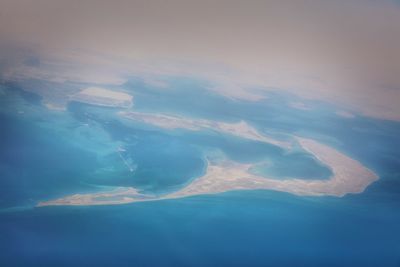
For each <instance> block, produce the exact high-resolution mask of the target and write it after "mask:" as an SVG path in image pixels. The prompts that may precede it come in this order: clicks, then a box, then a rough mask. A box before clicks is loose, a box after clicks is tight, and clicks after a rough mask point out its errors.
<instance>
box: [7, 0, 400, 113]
mask: <svg viewBox="0 0 400 267" xmlns="http://www.w3.org/2000/svg"><path fill="white" fill-rule="evenodd" d="M0 40H2V41H3V42H4V41H5V40H6V41H8V42H10V43H20V44H25V45H32V46H33V47H35V49H36V48H37V49H38V50H40V51H41V53H42V54H46V53H49V54H52V55H54V54H58V55H59V56H60V57H61V55H62V56H65V57H68V53H69V52H68V51H75V53H77V52H76V51H81V53H82V54H83V53H85V52H86V51H91V54H90V55H91V60H92V61H95V60H93V55H102V56H104V55H107V58H108V61H105V62H108V63H109V64H108V63H104V64H105V65H108V67H109V69H110V68H111V66H117V65H118V62H113V64H111V62H112V61H113V60H112V59H114V61H118V60H121V61H123V62H124V64H127V62H132V65H134V64H135V63H137V62H141V63H143V62H147V65H146V66H147V68H146V70H147V71H154V72H155V73H162V72H163V71H166V72H167V71H171V72H175V73H179V72H182V73H187V72H191V73H194V74H195V73H196V72H198V73H199V75H202V76H207V77H210V78H214V79H219V80H220V84H221V86H220V87H219V88H216V90H219V91H220V92H222V93H224V94H226V95H231V96H233V97H237V98H240V97H243V98H246V99H252V100H256V99H257V96H256V95H254V92H250V91H248V89H246V88H247V87H246V86H248V85H251V86H253V85H261V86H264V87H266V88H271V87H272V88H278V89H280V90H289V91H291V92H294V93H297V94H299V95H302V96H305V97H309V98H317V99H324V100H328V101H332V102H335V103H338V104H341V105H343V106H345V107H347V108H349V109H353V110H355V111H358V112H362V113H363V114H366V115H369V116H374V117H379V118H386V119H394V120H400V104H399V103H400V4H399V3H398V2H397V3H396V2H395V1H383V0H382V1H372V0H371V1H358V0H357V1H351V0H350V1H340V0H338V1H328V0H327V1H322V0H320V1H302V0H295V1H286V0H280V1H244V0H243V1H233V0H231V1H228V0H226V1H216V0H214V1H204V0H202V1H190V0H186V1H168V0H157V1H153V0H144V1H120V0H117V1H116V0H113V1H111V0H110V1H101V0H96V1H95V0H89V1H84V0H79V1H77V0H63V1H57V0H0ZM3 52H4V51H3ZM3 54H4V53H3ZM3 56H4V55H3ZM75 58H76V59H77V61H78V62H80V61H79V60H81V61H84V59H83V58H84V56H82V57H77V56H76V54H75ZM69 59H71V57H69ZM78 59H79V60H78ZM82 64H83V63H82ZM114 64H115V65H114ZM95 65H96V64H95ZM97 65H98V64H97ZM106 69H107V68H106ZM132 70H133V69H132ZM99 71H100V72H101V70H99ZM103 71H104V69H103ZM126 71H128V70H126ZM100 76H101V75H100Z"/></svg>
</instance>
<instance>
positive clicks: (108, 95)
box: [71, 87, 133, 107]
mask: <svg viewBox="0 0 400 267" xmlns="http://www.w3.org/2000/svg"><path fill="white" fill-rule="evenodd" d="M71 100H75V101H79V102H84V103H89V104H93V105H100V106H111V107H114V106H115V107H131V106H132V105H133V96H131V95H129V94H126V93H123V92H116V91H112V90H108V89H104V88H100V87H89V88H86V89H84V90H82V91H80V92H79V93H77V94H75V95H73V96H71Z"/></svg>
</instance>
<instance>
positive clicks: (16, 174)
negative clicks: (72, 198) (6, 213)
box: [0, 114, 97, 207]
mask: <svg viewBox="0 0 400 267" xmlns="http://www.w3.org/2000/svg"><path fill="white" fill-rule="evenodd" d="M0 122H1V125H2V131H0V147H1V150H0V172H1V174H0V176H1V180H0V188H1V189H0V190H1V194H0V206H1V207H10V206H11V205H17V204H21V203H35V202H36V201H38V200H42V199H44V198H50V197H52V196H53V197H54V196H56V195H57V196H58V195H60V194H66V193H70V192H74V191H78V190H88V188H87V186H84V185H82V184H81V182H82V181H84V179H85V175H87V174H88V173H90V172H92V171H93V170H94V169H95V168H96V162H97V160H96V156H95V155H93V154H92V153H89V152H86V151H84V150H81V149H79V148H77V147H75V146H73V145H71V144H70V143H69V142H68V141H67V140H66V139H65V138H63V137H61V136H58V135H57V131H52V130H49V129H44V128H40V127H39V126H37V125H35V124H34V123H32V122H30V121H29V120H27V119H25V120H23V119H21V118H17V117H10V116H7V115H4V114H0Z"/></svg>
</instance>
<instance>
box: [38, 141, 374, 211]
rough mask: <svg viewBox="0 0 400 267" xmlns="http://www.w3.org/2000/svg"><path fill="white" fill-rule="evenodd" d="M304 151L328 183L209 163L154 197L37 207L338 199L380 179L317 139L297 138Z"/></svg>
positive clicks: (123, 191)
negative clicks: (239, 197) (251, 196)
mask: <svg viewBox="0 0 400 267" xmlns="http://www.w3.org/2000/svg"><path fill="white" fill-rule="evenodd" d="M296 140H297V141H298V142H299V144H300V145H301V146H302V147H303V149H304V150H306V151H308V152H309V153H311V154H313V155H314V156H315V157H316V158H317V159H318V160H320V161H321V162H322V163H324V164H326V165H327V166H329V167H330V168H331V170H332V173H333V175H332V177H331V178H330V179H328V180H302V179H286V180H277V179H271V178H265V177H260V176H257V175H254V174H251V173H250V172H249V169H250V168H251V167H252V165H251V164H240V163H237V162H232V161H224V162H219V163H213V162H208V167H207V171H206V174H205V175H204V176H202V177H199V178H198V179H196V180H194V181H193V182H192V183H190V184H189V185H188V186H186V187H184V188H182V189H181V190H178V191H176V192H173V193H170V194H167V195H164V196H161V197H152V196H145V195H141V194H139V193H138V191H137V190H136V189H135V188H131V187H126V188H124V187H122V188H119V189H118V190H113V191H109V192H100V193H94V194H76V195H72V196H67V197H64V198H60V199H56V200H50V201H44V202H40V203H39V204H38V206H52V205H106V204H107V205H108V204H125V203H131V202H139V201H153V200H162V199H171V198H182V197H188V196H195V195H202V194H217V193H222V192H227V191H232V190H254V189H266V190H276V191H283V192H288V193H292V194H295V195H300V196H337V197H341V196H344V195H346V194H349V193H361V192H363V191H364V190H365V188H366V187H367V186H368V185H370V184H371V183H373V182H374V181H376V180H377V179H378V176H377V175H376V174H375V173H373V172H372V171H371V170H369V169H368V168H366V167H365V166H363V165H362V164H361V163H359V162H358V161H356V160H354V159H352V158H350V157H348V156H346V155H344V154H343V153H341V152H339V151H337V150H336V149H334V148H331V147H329V146H327V145H324V144H321V143H319V142H316V141H314V140H310V139H305V138H296Z"/></svg>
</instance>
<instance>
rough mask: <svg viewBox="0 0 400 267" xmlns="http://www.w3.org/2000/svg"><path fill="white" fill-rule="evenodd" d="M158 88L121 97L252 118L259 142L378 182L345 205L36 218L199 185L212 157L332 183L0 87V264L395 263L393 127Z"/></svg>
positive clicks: (272, 98) (249, 200)
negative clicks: (68, 202)
mask: <svg viewBox="0 0 400 267" xmlns="http://www.w3.org/2000/svg"><path fill="white" fill-rule="evenodd" d="M166 81H167V82H168V83H169V84H170V87H171V89H169V90H168V89H163V91H160V89H157V88H150V87H149V86H148V85H145V84H144V83H143V82H141V81H140V79H135V80H132V81H131V82H129V83H127V84H125V85H124V86H122V89H124V90H128V91H130V92H133V93H134V94H135V107H134V108H135V109H136V110H141V111H152V112H160V111H162V112H167V113H171V114H180V115H182V114H183V115H187V116H191V117H200V118H206V119H219V120H225V121H236V120H237V119H246V121H247V122H248V123H250V124H251V125H253V126H254V127H256V128H257V129H259V130H260V131H265V132H267V133H272V134H276V133H281V132H283V133H285V134H288V135H299V136H304V137H309V138H313V139H316V140H319V141H321V142H324V143H326V144H329V145H331V146H333V147H335V148H336V149H338V150H340V151H342V152H344V153H346V154H347V155H349V156H350V157H352V158H354V159H356V160H359V161H360V162H362V163H363V164H364V165H366V166H368V167H369V168H370V169H372V170H374V171H375V172H376V173H377V174H378V175H379V177H380V179H379V180H378V181H377V182H375V183H373V184H372V185H370V186H369V187H368V188H367V189H366V191H365V192H363V193H362V194H355V195H347V196H345V197H342V198H336V197H299V196H294V195H291V194H287V193H282V192H274V191H262V190H260V191H236V192H227V193H224V194H218V195H203V196H195V197H190V198H184V199H174V200H164V201H154V202H143V203H132V204H127V205H115V206H92V207H43V208H35V207H34V205H35V204H36V203H37V202H38V201H41V200H46V199H52V198H56V197H60V196H64V195H66V194H74V193H83V192H93V191H97V190H99V189H100V188H103V187H104V188H107V187H108V186H135V187H138V188H139V189H141V190H143V191H144V192H148V193H155V194H158V193H163V192H169V191H171V190H177V189H178V188H180V187H182V186H184V185H185V184H187V183H189V182H190V181H191V180H193V179H195V178H196V177H198V176H201V175H202V174H203V173H204V168H205V163H204V159H205V157H207V156H210V155H215V154H216V155H223V156H224V157H226V158H228V159H231V160H235V161H239V162H244V163H246V162H253V163H255V164H259V169H257V170H254V171H256V172H257V171H258V172H260V173H261V174H264V175H265V176H269V175H274V177H276V178H277V179H280V178H287V177H292V178H304V179H305V178H310V177H313V178H314V179H326V178H327V177H329V175H331V173H330V170H329V169H328V168H326V167H325V166H323V165H320V164H319V163H318V162H317V161H315V159H314V158H312V157H310V155H308V154H306V153H304V152H302V151H297V150H295V151H294V152H290V153H288V152H285V151H284V150H282V149H280V148H278V147H275V146H272V145H269V144H264V143H260V142H255V141H251V140H245V139H241V138H238V137H234V136H229V135H222V134H219V133H216V132H213V131H202V132H189V131H183V130H173V131H163V130H160V129H156V128H154V127H148V126H145V125H141V124H138V123H136V124H135V123H127V122H126V121H123V120H121V119H119V118H118V116H116V113H117V112H118V111H119V110H118V109H109V108H99V107H94V106H90V105H86V104H79V103H70V104H69V105H68V108H67V111H65V112H61V113H60V112H54V111H49V110H47V109H46V108H44V107H43V106H42V105H41V102H40V98H39V97H38V96H35V95H34V94H32V93H24V92H25V91H20V90H13V88H7V90H8V91H7V90H6V92H5V94H3V95H2V97H1V98H0V104H1V105H0V123H1V126H2V127H1V131H0V148H1V149H0V266H151V267H153V266H352V267H353V266H377V267H378V266H379V267H381V266H393V267H397V266H400V212H399V210H400V152H399V150H398V148H399V147H400V124H399V123H395V122H389V121H383V120H376V119H370V118H365V117H362V116H357V117H355V118H353V119H351V120H349V119H345V118H341V117H338V116H337V115H335V110H336V107H331V106H329V105H326V104H323V103H318V102H310V103H308V104H309V105H310V106H312V107H313V109H312V110H297V109H293V108H290V105H289V104H288V103H290V102H293V101H298V100H299V99H297V98H295V97H294V96H291V95H284V94H274V93H271V94H269V98H268V99H266V100H263V101H260V102H256V103H251V102H245V101H244V102H243V101H242V102H240V101H235V100H229V99H226V98H223V97H221V96H218V95H216V94H214V93H211V92H209V91H207V90H205V88H207V86H209V84H208V83H205V82H201V81H197V80H191V79H187V78H185V79H178V78H176V77H175V78H168V79H166ZM21 92H22V93H21ZM179 95H183V96H184V98H183V99H182V98H178V97H177V96H179ZM185 99H186V100H185ZM187 99H196V101H195V104H193V103H192V104H191V103H188V102H190V101H187ZM302 101H306V100H302ZM207 107H208V108H207ZM285 134H283V135H279V134H277V136H278V137H279V138H283V139H284V138H287V136H286V135H285ZM121 147H122V148H123V149H124V150H123V151H120V152H119V150H118V148H121ZM119 153H121V154H119ZM121 157H122V158H123V159H124V160H123V159H122V158H121ZM265 162H267V163H268V164H265ZM130 168H132V169H133V171H131V170H130Z"/></svg>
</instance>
